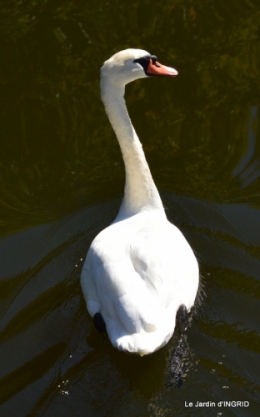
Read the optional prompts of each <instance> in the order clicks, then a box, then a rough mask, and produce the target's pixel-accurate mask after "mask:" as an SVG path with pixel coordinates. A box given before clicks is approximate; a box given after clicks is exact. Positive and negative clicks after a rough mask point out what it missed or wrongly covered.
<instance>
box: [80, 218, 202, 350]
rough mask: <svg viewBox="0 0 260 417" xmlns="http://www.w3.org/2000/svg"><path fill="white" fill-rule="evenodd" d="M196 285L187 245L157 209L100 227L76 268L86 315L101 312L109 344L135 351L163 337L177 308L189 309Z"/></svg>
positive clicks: (192, 258)
mask: <svg viewBox="0 0 260 417" xmlns="http://www.w3.org/2000/svg"><path fill="white" fill-rule="evenodd" d="M183 277H184V278H183ZM197 286H198V266H197V261H196V258H195V256H194V254H193V252H192V250H191V248H190V246H189V245H188V244H187V241H186V240H185V238H184V236H183V235H182V233H181V232H180V231H179V229H177V228H176V227H175V226H174V225H172V224H171V223H169V222H168V220H167V219H166V218H165V216H161V215H158V213H156V215H155V214H154V213H150V212H149V213H146V212H144V213H140V214H137V215H136V216H133V217H130V218H128V219H126V220H124V221H123V222H115V223H114V224H112V225H111V226H110V227H108V228H107V229H105V230H103V231H102V232H101V233H100V234H99V235H98V236H97V238H96V239H95V240H94V241H93V243H92V245H91V247H90V250H89V253H88V257H87V259H86V262H85V265H84V268H83V271H82V287H83V292H84V295H85V298H86V301H87V307H88V310H89V312H90V314H91V315H92V316H94V315H95V314H96V313H97V312H100V313H101V314H102V317H103V318H104V321H105V323H106V328H107V333H108V335H109V338H110V340H111V342H112V344H113V345H114V346H115V347H117V348H118V349H121V350H127V351H130V352H138V353H141V354H142V353H151V352H153V351H154V350H156V349H158V348H159V347H161V346H163V345H164V344H165V343H167V342H168V340H169V339H170V337H171V336H172V334H173V332H174V327H175V316H176V311H177V310H178V307H179V306H180V305H182V304H184V305H185V306H186V307H187V309H188V311H189V310H190V308H191V307H192V305H193V304H194V300H195V297H196V292H197Z"/></svg>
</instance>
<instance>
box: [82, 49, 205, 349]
mask: <svg viewBox="0 0 260 417" xmlns="http://www.w3.org/2000/svg"><path fill="white" fill-rule="evenodd" d="M177 74H178V73H177V71H176V70H175V69H173V68H169V67H165V66H163V65H161V64H159V63H158V61H157V58H156V57H155V56H153V55H150V54H149V52H147V51H143V50H139V49H126V50H124V51H121V52H119V53H117V54H115V55H113V56H112V57H111V58H110V59H108V60H107V61H106V62H105V63H104V65H103V67H102V68H101V96H102V100H103V102H104V104H105V108H106V112H107V114H108V117H109V120H110V122H111V124H112V126H113V128H114V131H115V133H116V136H117V139H118V142H119V145H120V148H121V151H122V155H123V159H124V163H125V171H126V181H125V192H124V198H123V201H122V204H121V207H120V210H119V213H118V215H117V217H116V219H115V220H114V222H113V223H112V224H111V225H110V226H109V227H107V228H106V229H104V230H103V231H102V232H101V233H99V235H98V236H97V237H96V238H95V239H94V241H93V242H92V244H91V246H90V248H89V251H88V254H87V257H86V260H85V263H84V266H83V270H82V274H81V285H82V290H83V294H84V297H85V300H86V304H87V309H88V311H89V313H90V315H91V316H92V317H93V318H94V322H95V319H96V326H97V327H101V330H102V327H103V331H105V330H106V331H107V334H108V336H109V338H110V341H111V343H112V345H113V346H115V347H116V348H118V349H120V350H124V351H129V352H134V353H138V354H140V355H141V356H142V355H145V354H148V353H152V352H154V351H155V350H157V349H159V348H160V347H162V346H163V345H165V344H166V343H167V342H168V340H169V339H170V338H171V336H172V334H173V332H174V328H175V321H176V313H177V311H178V309H179V307H180V306H181V305H184V306H185V307H186V308H187V310H188V311H189V310H190V309H191V307H192V306H193V304H194V301H195V298H196V294H197V290H198V285H199V271H198V263H197V260H196V258H195V256H194V254H193V251H192V249H191V248H190V246H189V244H188V242H187V241H186V239H185V238H184V236H183V235H182V233H181V232H180V230H179V229H178V228H177V227H175V226H174V225H173V224H171V223H170V222H169V221H168V220H167V218H166V215H165V212H164V208H163V204H162V201H161V199H160V196H159V193H158V190H157V188H156V186H155V184H154V182H153V179H152V176H151V173H150V170H149V166H148V164H147V162H146V159H145V155H144V152H143V149H142V145H141V143H140V141H139V139H138V137H137V134H136V132H135V130H134V128H133V126H132V123H131V120H130V118H129V115H128V112H127V109H126V105H125V100H124V91H125V85H126V84H127V83H129V82H131V81H134V80H136V79H138V78H146V77H147V76H150V75H161V76H175V75H177Z"/></svg>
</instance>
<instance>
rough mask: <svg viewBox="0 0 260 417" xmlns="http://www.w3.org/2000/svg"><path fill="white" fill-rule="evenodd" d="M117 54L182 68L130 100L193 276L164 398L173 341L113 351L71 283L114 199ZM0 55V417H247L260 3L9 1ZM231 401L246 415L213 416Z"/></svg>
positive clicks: (255, 347) (252, 396) (256, 366)
mask: <svg viewBox="0 0 260 417" xmlns="http://www.w3.org/2000/svg"><path fill="white" fill-rule="evenodd" d="M127 47H137V48H143V49H146V50H148V51H149V52H151V53H152V54H156V55H157V56H158V58H159V60H160V61H161V62H162V63H165V64H166V65H169V66H174V67H175V68H177V69H178V71H179V76H178V77H177V78H175V79H173V80H172V79H155V78H154V79H150V80H141V81H140V82H139V81H138V82H135V83H134V84H132V85H129V86H128V87H127V92H126V99H127V104H128V108H129V112H130V115H131V118H132V121H133V124H134V125H135V127H136V130H137V132H138V134H139V136H140V138H141V141H142V143H143V146H144V150H145V152H146V156H147V159H148V162H149V164H150V167H151V170H152V173H153V176H154V179H155V182H156V184H157V186H158V188H159V190H160V193H161V195H162V198H163V201H164V204H165V207H166V209H167V215H168V217H169V218H170V219H171V220H172V221H173V222H174V223H175V224H176V225H177V226H178V227H179V228H180V229H181V230H182V231H183V233H184V234H185V235H186V237H187V239H188V240H189V242H190V243H191V245H192V247H193V248H194V250H195V252H196V254H197V257H198V259H199V262H200V265H201V274H202V281H203V284H204V290H205V293H206V296H204V298H203V302H202V305H201V306H200V307H199V308H197V309H196V311H195V313H196V314H195V315H194V318H193V321H192V324H191V326H190V328H189V330H188V335H187V351H186V356H185V358H184V369H186V376H185V377H184V383H183V385H182V387H181V388H180V389H178V388H176V387H172V388H166V387H165V381H166V379H167V375H168V361H169V358H170V354H171V351H172V349H173V346H174V339H173V340H171V342H170V343H169V344H168V345H167V346H166V347H164V348H163V349H161V350H160V351H158V352H157V353H155V354H153V355H151V356H149V357H144V358H138V357H132V356H129V355H125V354H123V353H120V352H118V351H116V350H115V349H113V348H112V347H111V346H110V344H109V342H108V340H107V339H103V338H102V337H101V336H100V335H99V334H98V333H97V332H96V331H95V330H94V329H93V325H92V322H91V320H90V318H89V316H88V314H87V311H86V308H85V304H84V300H83V297H82V295H81V289H80V285H79V276H80V270H81V266H82V261H83V259H84V257H85V254H86V252H87V249H88V247H89V245H90V243H91V241H92V239H93V237H94V236H95V235H96V234H97V233H98V232H99V231H100V230H101V229H102V228H104V227H105V226H107V225H108V224H109V223H110V222H111V221H112V220H113V218H114V216H115V214H116V212H117V210H118V207H119V204H120V199H121V197H122V192H123V184H124V169H123V164H122V160H121V155H120V151H119V148H118V144H117V142H116V140H115V137H114V134H113V132H112V129H111V127H110V126H109V123H108V120H107V118H106V115H105V112H104V109H103V106H102V103H101V101H100V98H99V68H100V66H101V65H102V63H103V61H104V60H105V59H107V58H108V57H110V56H111V55H112V54H113V53H115V52H117V51H119V50H121V49H124V48H127ZM0 51H1V54H0V189H1V194H0V231H1V240H0V262H1V264H0V271H1V272H0V277H1V279H0V309H1V310H0V378H1V379H0V404H1V405H0V416H1V417H29V416H30V417H33V416H34V417H42V416H44V417H56V416H61V417H70V416H73V417H74V416H82V417H83V416H86V417H92V416H94V417H103V416H104V417H106V416H112V417H121V416H122V417H141V416H149V417H150V416H151V417H157V416H160V417H168V416H173V415H176V416H183V417H184V416H185V417H189V416H195V415H196V416H201V417H205V416H218V417H220V416H223V417H226V416H228V417H229V416H241V417H257V416H258V415H259V402H260V381H259V375H260V322H259V307H260V287H259V278H260V272H259V271H260V249H259V245H260V142H259V129H260V115H259V113H260V70H259V68H260V4H259V0H229V1H226V0H218V1H213V0H196V1H193V0H172V1H168V0H167V1H165V2H151V1H150V2H148V1H145V0H143V1H142V2H141V1H135V2H127V1H117V0H112V1H110V2H104V1H100V2H94V1H92V2H91V1H88V0H86V1H82V0H80V1H68V0H67V1H66V0H64V1H61V0H56V1H53V0H52V1H51V0H43V1H41V2H39V1H38V2H37V1H32V0H28V1H26V2H25V1H14V0H8V1H7V0H3V1H2V2H1V5H0ZM231 400H234V401H248V402H249V407H244V408H234V407H226V408H223V407H222V408H221V407H218V406H217V403H218V402H219V401H231ZM185 401H186V402H187V403H189V402H193V403H196V402H197V401H212V402H215V403H216V407H204V408H198V407H197V408H196V407H191V408H188V407H186V406H185Z"/></svg>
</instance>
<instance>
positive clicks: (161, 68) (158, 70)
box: [146, 59, 178, 77]
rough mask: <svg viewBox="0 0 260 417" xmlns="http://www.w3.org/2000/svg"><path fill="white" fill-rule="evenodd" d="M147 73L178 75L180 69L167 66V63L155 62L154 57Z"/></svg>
mask: <svg viewBox="0 0 260 417" xmlns="http://www.w3.org/2000/svg"><path fill="white" fill-rule="evenodd" d="M146 74H147V75H164V76H168V77H175V76H176V75H178V71H176V69H174V68H170V67H166V66H165V65H162V64H159V62H157V61H156V62H155V63H153V61H152V59H150V62H149V64H148V67H147V70H146Z"/></svg>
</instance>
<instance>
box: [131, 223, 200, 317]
mask: <svg viewBox="0 0 260 417" xmlns="http://www.w3.org/2000/svg"><path fill="white" fill-rule="evenodd" d="M130 253H131V259H132V263H133V266H134V268H135V270H136V272H137V273H138V274H139V276H140V277H141V278H142V279H143V280H144V282H145V283H146V285H147V287H148V288H149V289H150V291H151V292H153V293H155V295H156V296H157V297H156V299H157V301H158V302H159V303H160V309H161V310H163V309H164V308H167V306H168V305H169V303H170V302H173V301H175V302H176V304H178V305H181V304H185V305H186V307H187V309H188V310H189V309H190V308H191V307H192V305H193V304H194V300H195V297H196V293H197V288H198V282H199V272H198V264H197V260H196V258H195V255H194V253H193V251H192V249H191V247H190V245H189V244H188V242H187V241H186V239H185V238H184V236H183V234H182V233H181V232H180V230H179V229H178V228H177V227H175V226H174V225H172V224H171V223H169V222H167V223H166V224H165V227H164V228H162V227H160V228H159V229H158V230H157V231H155V230H153V233H150V231H149V230H146V229H143V230H141V231H140V232H139V234H138V239H136V240H134V241H132V244H131V251H130ZM177 308H178V307H177Z"/></svg>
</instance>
